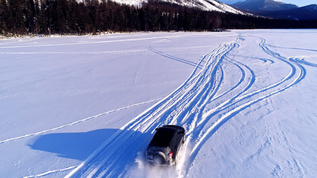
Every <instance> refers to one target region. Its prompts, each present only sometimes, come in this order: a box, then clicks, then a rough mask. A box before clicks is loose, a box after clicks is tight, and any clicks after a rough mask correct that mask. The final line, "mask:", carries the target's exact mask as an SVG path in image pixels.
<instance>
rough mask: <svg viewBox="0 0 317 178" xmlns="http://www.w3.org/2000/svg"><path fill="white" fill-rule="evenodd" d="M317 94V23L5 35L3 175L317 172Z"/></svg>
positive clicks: (0, 72) (0, 124)
mask: <svg viewBox="0 0 317 178" xmlns="http://www.w3.org/2000/svg"><path fill="white" fill-rule="evenodd" d="M316 91H317V30H249V31H232V32H223V33H208V32H204V33H184V32H179V33H163V32H162V33H132V34H112V35H100V36H81V37H56V36H55V37H36V38H20V39H2V40H0V133H1V134H0V160H1V164H0V177H64V176H68V177H79V176H82V177H176V176H178V177H256V176H261V177H316V176H317V169H316V168H317V132H316V130H317V109H316V107H317V92H316ZM165 124H177V125H181V126H183V127H184V128H185V129H186V131H187V132H186V142H185V145H184V147H183V150H182V155H183V156H181V157H180V160H179V162H178V164H177V166H176V167H173V168H155V167H150V166H148V165H147V164H146V162H145V161H144V152H145V149H146V147H147V145H148V143H149V141H150V140H151V138H152V136H153V133H154V129H155V128H156V127H159V126H162V125H165Z"/></svg>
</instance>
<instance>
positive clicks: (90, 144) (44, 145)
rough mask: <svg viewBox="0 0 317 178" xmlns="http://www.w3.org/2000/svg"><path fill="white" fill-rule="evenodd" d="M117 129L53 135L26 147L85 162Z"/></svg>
mask: <svg viewBox="0 0 317 178" xmlns="http://www.w3.org/2000/svg"><path fill="white" fill-rule="evenodd" d="M117 131H120V132H134V131H127V130H119V129H100V130H94V131H90V132H81V133H53V134H47V135H41V136H38V137H37V138H35V140H34V141H33V142H32V143H29V144H28V146H29V147H31V148H32V149H34V150H41V151H46V152H51V153H55V154H57V155H58V156H60V157H64V158H70V159H77V160H85V159H86V158H87V157H88V156H89V155H90V154H92V153H93V152H94V151H95V150H96V149H97V148H98V147H99V146H100V145H102V144H103V143H104V142H105V141H107V139H109V138H110V137H111V136H112V135H113V134H115V133H116V132H117Z"/></svg>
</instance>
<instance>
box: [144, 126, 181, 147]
mask: <svg viewBox="0 0 317 178" xmlns="http://www.w3.org/2000/svg"><path fill="white" fill-rule="evenodd" d="M174 134H175V131H174V130H173V129H169V128H160V129H158V130H157V131H156V133H155V135H154V137H153V139H152V141H151V143H150V144H151V145H152V146H160V147H167V146H169V144H170V142H171V140H172V138H173V136H174Z"/></svg>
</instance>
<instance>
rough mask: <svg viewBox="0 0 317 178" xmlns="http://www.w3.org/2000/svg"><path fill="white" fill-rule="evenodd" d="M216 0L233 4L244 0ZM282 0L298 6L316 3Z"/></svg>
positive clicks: (307, 0) (304, 0)
mask: <svg viewBox="0 0 317 178" xmlns="http://www.w3.org/2000/svg"><path fill="white" fill-rule="evenodd" d="M218 1H220V2H224V3H227V4H233V3H236V2H239V1H244V0H218ZM283 2H285V3H291V4H295V5H297V6H299V7H302V6H306V5H310V4H317V0H283Z"/></svg>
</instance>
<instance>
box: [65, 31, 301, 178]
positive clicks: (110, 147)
mask: <svg viewBox="0 0 317 178" xmlns="http://www.w3.org/2000/svg"><path fill="white" fill-rule="evenodd" d="M244 40H245V39H243V38H242V36H241V35H239V36H238V37H237V40H236V41H234V42H232V43H227V44H223V45H220V46H219V47H218V48H217V49H215V50H213V51H212V52H211V53H209V54H206V55H205V56H204V57H202V58H201V60H200V62H199V63H198V64H197V65H196V67H195V69H194V71H193V72H192V74H191V75H190V76H189V77H188V79H187V80H186V81H185V82H184V83H183V84H182V85H181V86H180V87H179V88H177V89H176V90H175V91H174V92H173V93H171V94H170V95H168V96H167V97H166V98H164V99H162V100H161V101H159V102H158V103H156V104H155V105H154V106H152V107H151V108H149V109H148V110H146V111H145V112H143V113H142V114H140V115H139V116H138V117H136V118H134V119H132V120H131V121H130V122H129V123H127V124H126V125H125V126H123V127H122V128H121V129H120V130H119V131H118V132H116V133H115V134H114V135H113V136H112V137H111V138H109V139H108V140H107V141H106V142H105V143H104V144H103V145H101V146H100V147H99V148H98V149H97V150H96V151H95V152H94V153H93V154H91V155H90V156H89V158H88V159H87V160H85V161H84V162H83V163H82V164H81V165H79V166H77V168H76V169H74V170H73V171H72V172H71V173H69V174H68V176H67V177H105V176H107V177H129V176H130V177H133V175H131V170H132V169H135V168H136V165H135V164H133V163H134V161H135V159H136V158H137V157H138V152H141V154H143V152H144V151H145V149H146V146H147V144H148V142H149V141H150V139H151V137H152V134H153V131H154V129H155V128H157V127H160V126H162V125H165V124H177V125H182V126H183V127H185V129H186V130H187V132H186V138H187V139H186V142H185V145H188V146H187V147H188V149H189V150H190V153H189V158H188V159H186V160H185V163H184V164H178V165H177V166H176V169H175V175H176V176H178V177H182V176H184V175H186V174H187V173H188V171H189V170H190V168H191V166H192V163H193V161H194V160H195V158H196V156H197V154H198V152H199V151H200V149H201V148H202V146H203V145H204V144H205V143H206V141H207V140H208V139H209V138H210V137H211V136H212V135H213V134H214V133H215V132H216V131H217V130H218V129H219V128H220V127H221V126H222V125H223V124H224V123H226V122H227V121H228V120H230V119H232V118H233V117H234V116H235V115H236V114H238V113H239V112H241V111H243V110H245V109H247V108H250V107H251V106H252V105H254V104H256V103H259V102H260V101H262V100H265V99H267V98H269V97H272V96H274V95H277V94H280V93H282V92H284V91H285V90H287V89H289V88H291V87H293V86H294V85H296V84H298V83H299V82H300V81H301V80H303V79H304V78H305V75H306V70H305V68H304V67H303V66H302V65H301V64H300V63H299V62H298V61H296V60H291V59H289V60H288V59H287V58H286V57H283V56H281V55H280V54H279V53H276V52H273V51H272V50H270V49H269V48H268V47H267V44H266V40H265V39H262V41H261V42H260V44H259V46H258V47H260V49H262V51H263V52H264V53H265V54H268V55H269V56H271V57H272V58H273V59H274V60H272V63H271V64H273V63H274V64H276V63H275V61H280V62H283V63H284V64H286V65H287V66H288V67H289V70H290V72H289V73H288V74H287V75H286V76H284V77H282V78H281V79H280V80H279V81H277V82H276V83H271V84H269V85H268V86H266V87H262V88H259V89H256V90H255V91H253V92H248V91H249V89H250V88H251V87H253V86H254V84H255V82H256V75H255V72H254V71H253V70H252V67H251V66H249V65H247V64H244V63H242V62H240V61H237V60H235V59H233V58H230V57H228V56H229V55H228V54H229V53H233V52H235V51H236V50H238V49H239V47H240V44H239V43H241V42H243V41H244ZM252 47H256V46H252ZM149 50H151V51H153V52H156V53H157V54H159V55H162V56H163V57H166V58H171V56H169V55H166V54H164V53H163V52H160V51H157V50H156V49H154V48H149ZM205 60H206V62H205V65H204V67H203V68H202V69H201V70H200V71H199V72H198V73H197V70H198V69H199V66H200V65H201V63H202V62H203V61H205ZM224 62H226V63H228V65H230V66H231V67H235V68H237V69H238V71H239V73H240V76H239V77H238V79H237V81H236V82H234V84H232V85H229V88H226V87H225V83H226V82H228V80H229V79H227V80H225V79H226V78H228V77H230V76H226V72H225V71H224V68H223V64H224ZM196 73H197V74H196ZM227 87H228V86H227ZM220 89H224V90H220ZM220 91H221V92H220ZM210 106H216V107H214V108H213V109H209V107H210ZM184 159H185V158H184Z"/></svg>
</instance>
